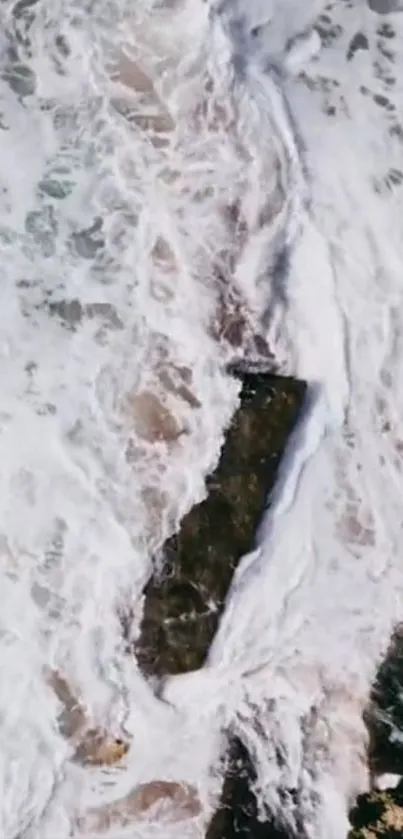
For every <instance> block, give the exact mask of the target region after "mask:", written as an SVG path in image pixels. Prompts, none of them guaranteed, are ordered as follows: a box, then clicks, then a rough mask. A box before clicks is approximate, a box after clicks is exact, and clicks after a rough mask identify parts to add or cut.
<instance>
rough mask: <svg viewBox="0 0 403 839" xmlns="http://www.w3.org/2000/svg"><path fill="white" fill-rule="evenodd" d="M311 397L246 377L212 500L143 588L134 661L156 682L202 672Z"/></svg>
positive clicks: (296, 385)
mask: <svg viewBox="0 0 403 839" xmlns="http://www.w3.org/2000/svg"><path fill="white" fill-rule="evenodd" d="M304 392H305V385H304V383H302V382H299V381H295V380H293V379H287V378H275V377H274V376H271V375H268V374H263V373H262V374H257V375H253V374H246V375H245V376H244V378H243V387H242V392H241V400H240V406H239V408H238V411H237V412H236V414H235V416H234V419H233V421H232V424H231V426H230V428H229V429H228V432H227V437H226V441H225V445H224V447H223V450H222V454H221V458H220V461H219V464H218V466H217V469H216V470H215V472H214V474H213V475H212V476H211V477H210V478H209V479H208V481H207V489H208V496H207V498H206V499H205V500H204V501H203V502H202V503H201V504H198V505H197V506H195V507H194V508H193V509H192V510H191V511H190V513H189V514H188V515H187V516H186V517H185V518H184V520H183V522H182V525H181V528H180V532H179V533H178V534H176V535H175V536H173V537H172V538H171V539H169V540H168V541H167V542H166V544H165V546H164V549H163V560H164V561H163V564H162V566H163V570H162V572H161V574H157V575H155V576H154V577H153V578H152V579H151V580H150V582H149V583H148V585H147V587H146V589H145V604H144V616H143V621H142V625H141V634H140V638H139V640H138V642H137V644H136V654H137V658H138V662H139V664H140V666H141V668H142V670H143V671H144V672H145V673H147V674H150V675H157V676H163V675H166V674H175V673H183V672H187V671H189V670H194V669H198V668H199V667H201V666H202V664H203V662H204V660H205V657H206V654H207V651H208V648H209V646H210V643H211V641H212V639H213V636H214V634H215V632H216V629H217V626H218V622H219V619H220V615H221V613H222V610H223V606H224V601H225V597H226V595H227V592H228V589H229V586H230V583H231V579H232V575H233V573H234V571H235V569H236V567H237V565H238V562H239V560H240V559H241V557H242V556H243V555H244V554H245V553H247V552H248V551H249V550H250V548H251V545H252V543H253V539H254V534H255V531H256V528H257V525H258V523H259V519H260V517H261V515H262V513H263V510H264V508H265V505H266V499H267V495H268V492H269V490H270V489H271V487H272V486H273V482H274V478H275V475H276V471H277V466H278V463H279V460H280V457H281V454H282V452H283V450H284V446H285V444H286V441H287V438H288V435H289V433H290V431H291V429H292V428H293V425H294V423H295V421H296V418H297V414H298V411H299V408H300V405H301V402H302V399H303V395H304Z"/></svg>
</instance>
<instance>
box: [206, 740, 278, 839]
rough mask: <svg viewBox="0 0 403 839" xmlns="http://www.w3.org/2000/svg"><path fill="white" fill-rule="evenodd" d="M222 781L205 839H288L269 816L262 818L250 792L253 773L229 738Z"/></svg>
mask: <svg viewBox="0 0 403 839" xmlns="http://www.w3.org/2000/svg"><path fill="white" fill-rule="evenodd" d="M224 770H225V781H224V786H223V790H222V795H221V801H220V806H219V808H218V809H217V811H216V813H215V814H214V816H213V818H212V820H211V822H210V825H209V828H208V830H207V834H206V839H291V837H289V836H288V834H287V832H286V831H285V830H283V829H282V828H281V827H279V826H278V825H277V826H276V825H275V824H274V822H273V820H272V819H271V818H270V816H269V814H265V816H264V817H262V816H261V815H260V813H259V808H258V802H257V798H256V795H255V792H254V787H255V783H256V780H257V779H256V772H255V768H254V765H253V760H252V758H251V756H250V754H249V752H248V750H247V749H246V748H245V746H244V744H243V743H242V741H241V740H240V739H239V738H238V737H237V736H231V738H230V742H229V749H228V754H227V756H226V766H225V767H224Z"/></svg>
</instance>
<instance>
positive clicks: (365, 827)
mask: <svg viewBox="0 0 403 839" xmlns="http://www.w3.org/2000/svg"><path fill="white" fill-rule="evenodd" d="M365 722H366V724H367V728H368V732H369V739H370V745H369V764H370V769H371V774H372V776H373V777H374V778H376V777H377V776H379V775H382V774H384V773H391V774H396V775H403V737H402V734H403V626H398V627H397V628H396V629H395V632H394V634H393V636H392V639H391V643H390V646H389V650H388V652H387V655H386V657H385V659H384V661H383V663H382V664H381V666H380V668H379V670H378V673H377V676H376V679H375V682H374V685H373V688H372V691H371V697H370V703H369V707H368V708H367V711H366V714H365ZM350 821H351V825H352V829H351V831H350V834H349V839H377V837H382V838H383V839H402V837H403V783H402V782H400V783H399V785H398V786H397V787H396V788H395V789H386V790H382V791H380V790H372V791H371V792H369V793H365V794H364V795H360V796H359V797H358V799H357V802H356V805H355V807H354V808H353V810H352V811H351V813H350Z"/></svg>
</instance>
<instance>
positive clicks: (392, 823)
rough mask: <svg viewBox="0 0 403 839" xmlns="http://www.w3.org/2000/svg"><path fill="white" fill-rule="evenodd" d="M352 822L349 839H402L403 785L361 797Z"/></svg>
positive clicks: (351, 816) (354, 810) (352, 813)
mask: <svg viewBox="0 0 403 839" xmlns="http://www.w3.org/2000/svg"><path fill="white" fill-rule="evenodd" d="M350 821H351V824H352V828H351V830H350V833H349V839H378V837H379V839H402V836H403V785H402V784H399V786H398V787H396V789H390V790H383V791H375V792H371V793H367V794H365V795H360V796H359V797H358V800H357V804H356V806H355V807H354V809H353V810H352V812H351V813H350Z"/></svg>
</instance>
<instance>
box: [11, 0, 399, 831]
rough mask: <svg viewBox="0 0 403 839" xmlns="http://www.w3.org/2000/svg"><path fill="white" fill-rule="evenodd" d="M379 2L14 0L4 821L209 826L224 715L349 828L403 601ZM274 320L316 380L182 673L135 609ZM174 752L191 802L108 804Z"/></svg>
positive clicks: (385, 41)
mask: <svg viewBox="0 0 403 839" xmlns="http://www.w3.org/2000/svg"><path fill="white" fill-rule="evenodd" d="M380 5H381V0H377V2H375V0H373V2H372V3H370V4H369V5H368V4H367V3H366V2H364V0H348V2H345V0H334V2H330V3H328V4H325V2H321V0H317V2H314V0H312V2H307V0H306V2H305V3H299V2H298V0H270V2H263V0H250V2H248V3H246V2H244V0H233V1H232V2H230V0H222V2H213V0H211V2H202V0H170V1H169V0H166V2H157V0H154V2H153V0H137V2H136V3H123V2H119V3H117V2H116V3H115V2H113V0H111V2H108V0H99V2H86V3H83V2H81V0H80V2H76V1H75V0H68V2H65V3H61V2H59V1H58V0H54V2H53V3H52V4H49V3H45V2H43V0H37V2H35V0H19V2H17V3H13V2H11V0H4V2H3V3H2V5H1V10H0V19H1V27H0V33H1V34H0V38H1V44H0V79H1V81H0V96H1V101H0V160H1V169H0V173H1V181H0V207H1V210H0V242H1V255H2V258H1V288H2V305H1V307H0V367H1V400H0V462H1V470H0V487H1V499H2V504H1V506H0V521H1V525H0V540H1V553H0V574H1V582H0V665H1V680H0V836H1V837H2V839H17V837H18V839H38V837H41V839H67V837H69V836H75V837H84V836H87V835H88V836H95V835H103V836H108V837H110V839H124V837H127V836H130V837H131V839H133V837H146V836H153V837H156V836H161V837H162V839H168V838H169V837H170V836H172V837H174V836H175V837H176V836H177V835H178V830H180V831H181V835H182V836H183V837H186V836H189V837H190V836H196V835H202V832H203V824H204V823H205V822H206V820H207V819H208V816H209V813H210V812H211V810H212V809H213V808H214V805H215V803H216V801H217V796H218V794H219V789H220V777H219V771H218V765H219V764H218V758H219V755H220V750H221V748H222V734H221V732H222V729H223V727H225V726H227V725H232V726H234V727H235V728H238V730H239V732H240V733H241V734H242V736H243V737H244V739H245V741H246V742H247V743H248V745H249V747H250V749H251V751H252V753H253V755H254V758H255V761H256V765H257V769H258V778H259V784H258V794H259V799H260V801H261V805H262V812H263V810H264V807H265V805H266V806H269V807H270V808H271V809H272V810H274V811H276V812H278V813H279V814H280V815H281V817H282V819H283V820H284V821H285V823H286V824H287V825H289V827H290V830H297V831H299V833H300V835H305V836H306V837H309V839H322V837H327V839H343V837H345V835H346V833H347V829H348V820H347V812H348V807H349V804H350V803H351V802H352V800H353V798H354V796H355V795H356V794H357V792H359V791H361V790H362V789H365V788H366V786H367V785H368V771H367V765H366V758H365V742H366V741H365V731H364V728H363V724H362V710H363V707H364V705H365V702H366V701H367V698H368V694H369V687H370V683H371V680H372V678H373V676H374V673H375V670H376V667H377V664H378V662H379V660H380V659H381V657H382V655H383V653H384V651H385V648H386V646H387V643H388V638H389V636H390V632H391V629H392V626H393V624H394V622H396V621H397V620H399V619H401V618H402V615H403V602H402V592H403V563H402V560H401V553H400V550H401V543H402V538H403V533H402V526H403V514H402V510H401V498H402V489H403V472H402V468H403V459H402V458H403V436H402V434H401V430H400V422H401V414H402V409H403V389H402V383H401V365H402V357H403V355H402V339H403V332H402V327H401V316H402V305H403V206H402V205H403V200H402V194H403V193H402V183H403V171H402V167H403V112H402V102H403V90H402V87H403V64H402V54H403V52H402V51H403V16H400V15H399V10H398V8H397V6H398V4H397V3H395V4H392V3H391V2H390V3H389V4H388V9H386V5H385V7H384V8H383V9H380ZM392 5H393V6H394V8H393V9H391V7H392ZM370 7H371V8H370ZM385 10H386V11H387V13H385V14H380V13H379V12H385ZM279 266H281V270H280V267H279ZM234 299H237V300H240V301H241V303H242V310H243V312H244V315H245V318H246V321H247V323H248V324H249V326H248V327H247V328H246V330H245V334H244V335H243V336H242V337H241V339H240V341H239V342H238V344H239V346H238V347H237V348H235V349H234V347H233V346H231V345H230V343H229V342H228V341H227V340H226V337H225V329H224V328H223V323H224V324H225V321H226V319H227V318H228V317H230V312H231V306H232V302H233V300H234ZM257 324H260V325H262V324H264V331H265V336H266V338H267V341H268V345H269V347H270V350H271V352H272V353H273V356H274V358H275V361H276V366H277V367H278V369H280V370H282V371H285V372H288V373H290V374H296V375H299V376H301V377H303V378H305V379H306V380H307V382H308V396H307V400H306V405H305V409H304V412H303V416H302V418H301V421H300V423H299V426H298V428H297V429H296V431H295V433H294V435H293V438H292V439H291V441H290V444H289V447H288V451H287V453H286V457H285V459H284V463H283V467H282V472H281V475H280V480H279V482H278V485H277V488H276V492H275V494H274V497H273V501H272V505H271V508H270V512H269V514H268V516H267V517H266V519H265V520H264V522H263V523H262V526H261V530H260V533H259V538H258V545H257V547H256V549H255V550H254V551H253V552H252V553H251V555H250V556H248V557H246V558H245V559H244V560H243V562H242V564H241V566H240V569H239V572H238V573H237V575H236V579H235V580H234V585H233V588H232V591H231V593H230V596H229V599H228V604H227V609H226V612H225V614H224V618H223V621H222V624H221V626H220V629H219V632H218V634H217V637H216V639H215V640H214V643H213V645H212V648H211V651H210V655H209V660H208V662H207V665H206V667H205V668H203V670H202V671H200V672H198V673H195V674H190V675H189V676H183V677H177V678H173V679H171V680H169V681H168V683H167V685H166V687H165V694H164V696H165V698H166V699H167V700H169V702H167V703H164V702H161V701H159V700H158V699H157V698H155V697H154V695H153V693H152V691H151V689H150V688H149V687H148V685H147V684H146V683H145V682H144V680H143V679H142V677H141V674H140V673H139V672H138V670H137V668H136V664H135V661H134V660H133V658H132V657H129V656H128V655H127V654H126V652H125V649H124V644H123V639H122V630H121V621H120V615H121V612H122V610H124V609H125V608H126V607H128V605H130V607H131V608H134V620H135V621H136V620H137V621H138V620H139V619H140V616H141V590H142V586H143V585H144V582H145V580H146V579H147V576H148V575H149V573H151V570H152V565H151V558H150V557H151V554H152V553H153V551H154V549H155V548H156V547H158V546H159V545H160V544H161V543H162V541H163V540H164V538H165V537H166V536H167V535H168V534H170V533H172V531H173V530H174V529H175V528H176V527H177V526H178V523H179V521H180V519H181V516H182V515H183V514H184V513H185V512H186V511H187V510H188V509H189V508H190V507H191V505H192V504H193V503H194V502H195V501H197V500H200V499H201V498H202V497H203V493H204V479H205V476H206V474H207V473H208V472H209V471H211V469H212V468H213V466H214V465H215V463H216V461H217V458H218V455H219V451H220V446H221V445H222V442H223V439H224V432H225V428H226V426H227V425H228V423H229V421H230V417H231V415H232V413H233V411H234V410H235V409H236V406H237V401H238V387H239V386H238V384H237V383H236V382H235V381H234V380H233V379H232V378H231V377H230V376H229V375H227V374H226V373H225V365H226V363H227V362H228V361H230V360H232V359H233V358H234V356H236V355H237V354H238V355H240V356H241V357H242V356H245V355H247V354H248V352H249V344H248V341H249V337H250V335H251V334H252V333H253V331H255V330H256V325H257ZM248 336H249V337H248ZM50 671H58V672H59V673H61V674H62V675H63V678H65V679H66V680H67V682H68V683H69V685H70V686H71V689H72V691H73V692H74V693H75V694H76V695H77V697H79V698H80V700H81V702H82V703H83V704H85V706H86V707H87V708H88V713H89V715H90V716H91V719H92V721H93V722H94V724H95V725H98V726H100V727H104V728H105V729H106V730H107V731H108V732H109V733H110V735H111V736H122V734H123V736H124V737H125V738H128V739H129V740H130V744H131V746H130V749H129V752H128V754H127V756H126V757H125V759H124V760H123V762H122V764H121V765H120V766H119V767H113V768H112V767H111V768H109V769H107V768H103V769H100V768H94V767H88V766H87V767H82V766H79V765H78V764H77V763H75V762H74V761H73V760H72V751H73V749H72V746H71V744H70V743H69V742H68V741H66V740H65V739H64V738H63V737H62V735H61V733H60V731H59V726H58V722H57V719H58V714H59V712H60V705H59V702H58V700H57V697H56V695H55V693H54V692H53V690H52V688H51V685H50V680H49V672H50ZM155 779H162V780H164V779H165V780H174V781H175V780H179V781H185V782H187V783H191V784H195V785H196V786H197V788H198V791H199V795H200V799H201V801H202V803H203V812H202V815H201V816H200V817H199V818H197V819H191V820H188V821H187V822H182V823H181V824H180V826H179V827H178V825H175V824H173V825H172V824H168V823H167V822H163V820H158V819H156V820H154V821H152V820H148V821H147V820H144V819H143V820H142V821H141V822H140V821H138V820H137V821H136V820H135V819H134V820H133V823H132V824H130V825H129V826H126V827H125V828H123V827H122V829H120V828H119V827H117V826H111V828H110V830H109V832H108V831H104V832H103V833H102V834H100V833H96V830H95V832H94V829H92V828H91V823H90V821H86V813H87V812H88V810H89V809H91V808H96V807H99V806H102V805H104V804H106V803H108V802H113V801H114V800H116V799H118V798H119V797H121V796H123V795H125V794H127V793H128V792H129V791H130V790H131V789H133V788H135V787H136V785H137V784H140V783H145V782H147V781H150V780H155Z"/></svg>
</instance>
